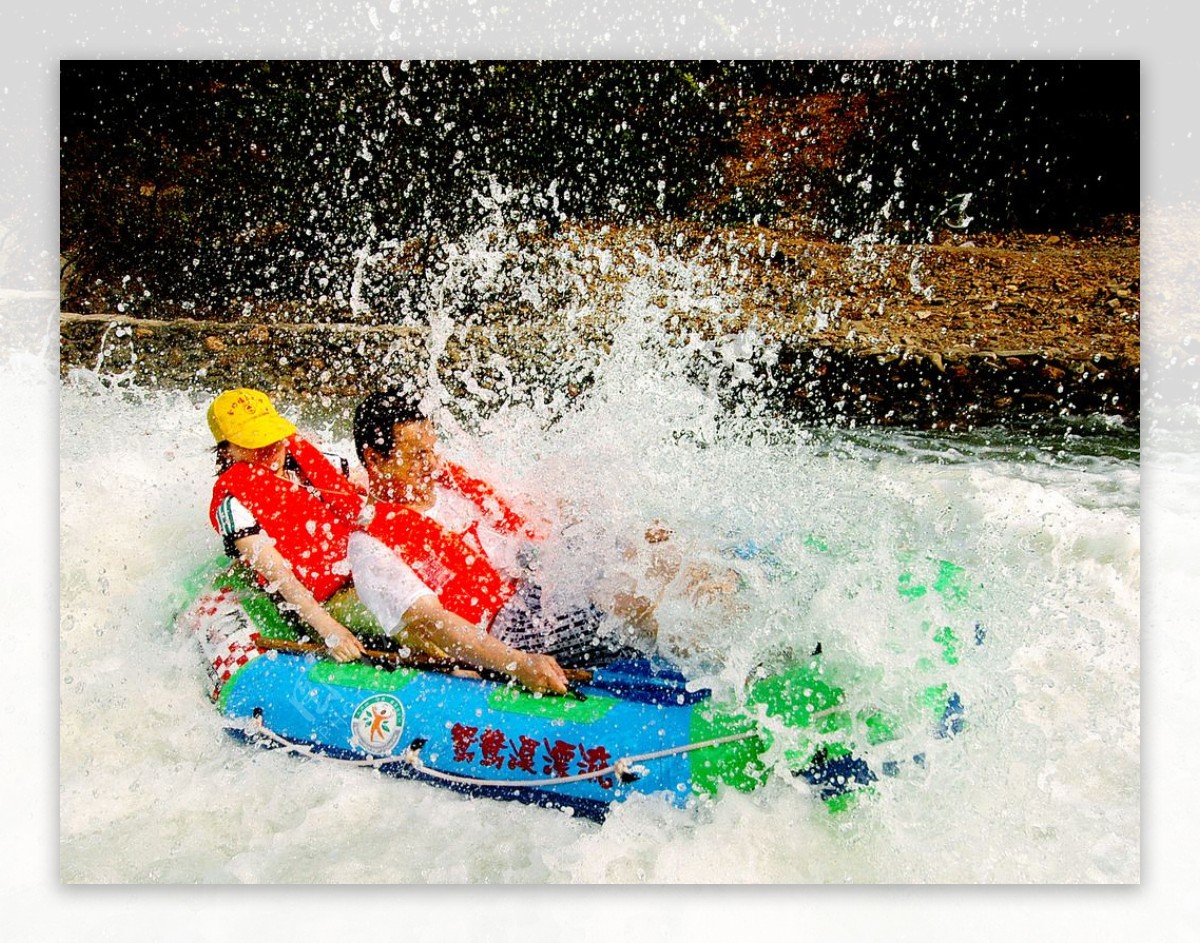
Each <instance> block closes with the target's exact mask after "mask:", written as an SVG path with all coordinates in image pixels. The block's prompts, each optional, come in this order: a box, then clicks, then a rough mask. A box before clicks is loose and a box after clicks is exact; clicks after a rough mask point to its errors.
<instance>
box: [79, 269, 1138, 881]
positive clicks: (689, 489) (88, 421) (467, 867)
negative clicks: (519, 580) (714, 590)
mask: <svg viewBox="0 0 1200 944" xmlns="http://www.w3.org/2000/svg"><path fill="white" fill-rule="evenodd" d="M464 253H465V255H464V258H463V261H462V265H461V266H460V268H459V269H457V270H456V271H458V272H459V273H462V274H464V278H465V273H467V271H468V270H471V271H477V270H478V269H479V268H480V267H481V266H484V265H485V263H487V260H486V259H483V260H481V259H480V257H479V255H478V254H475V255H471V253H470V252H469V251H467V250H464ZM656 263H657V264H655V265H653V266H650V268H651V269H652V270H653V273H654V274H653V275H650V276H646V277H645V278H642V279H640V280H639V279H637V278H634V279H630V280H628V281H627V282H626V283H625V284H624V286H623V288H622V290H621V292H622V293H621V295H620V298H619V300H618V301H619V303H618V305H617V306H616V309H615V310H616V312H617V317H616V318H615V320H610V322H609V323H608V326H607V334H608V337H607V339H606V344H605V345H604V347H603V350H597V349H590V350H583V351H577V352H576V353H575V355H574V357H575V360H572V359H571V357H569V356H564V358H562V359H561V361H560V362H559V363H558V364H557V367H556V369H557V371H558V372H557V373H552V375H551V379H552V381H553V382H550V383H545V384H543V385H541V386H539V385H538V384H536V383H530V382H527V381H525V380H522V379H518V378H517V376H516V375H517V370H516V368H515V366H514V365H513V364H512V363H510V362H509V361H507V360H505V359H504V357H503V355H501V354H497V353H496V352H494V351H493V352H490V353H480V354H477V355H476V357H475V359H474V360H470V359H468V360H467V361H465V362H462V361H453V362H452V361H450V360H449V359H446V358H444V357H443V355H444V354H445V353H446V351H447V348H448V345H449V342H450V340H451V339H452V338H454V337H455V336H456V334H458V333H461V331H462V329H463V328H464V326H463V325H462V324H460V323H459V322H458V321H457V320H456V319H455V318H454V317H453V316H452V315H451V314H450V306H448V305H443V306H442V307H440V308H437V309H436V310H435V311H433V312H432V313H431V316H430V330H431V337H432V339H433V341H432V342H431V344H430V350H431V351H432V355H433V356H431V358H430V368H429V377H428V379H429V380H430V381H431V383H432V385H431V387H430V390H431V397H432V400H433V402H434V403H435V404H437V405H438V407H437V416H438V419H439V422H440V424H441V426H442V429H443V432H444V447H445V450H446V452H447V453H449V454H450V455H452V456H455V457H457V458H460V459H462V460H464V461H466V462H467V463H468V464H470V465H472V466H474V467H476V468H478V469H479V470H480V471H481V472H482V473H483V474H484V475H485V476H486V477H488V478H490V479H491V480H493V481H494V482H496V484H497V485H499V486H500V487H502V488H503V489H504V490H506V491H508V492H509V493H511V494H513V495H516V496H519V497H520V498H521V499H522V500H524V501H530V502H535V503H538V504H539V505H540V506H541V507H543V508H545V509H547V510H548V511H549V512H550V513H552V514H553V515H555V516H557V518H558V522H559V525H560V527H561V528H562V529H563V530H562V538H561V539H560V540H559V541H557V542H556V543H554V544H552V545H551V546H550V547H549V548H548V549H547V553H546V555H545V558H544V560H543V561H542V566H543V568H544V575H545V577H546V580H547V583H548V584H549V585H550V586H551V587H553V588H556V589H557V590H559V591H561V592H564V593H571V592H576V591H578V589H579V588H581V587H582V586H584V585H586V584H588V583H589V582H592V581H595V580H598V579H600V578H601V577H602V576H603V575H604V574H605V573H607V572H609V571H611V570H612V569H614V568H615V567H617V566H619V565H622V563H623V562H625V560H624V555H625V552H626V550H627V549H628V548H630V547H633V548H638V547H642V548H643V552H644V544H642V543H641V542H640V537H641V535H642V533H643V532H644V530H645V528H646V527H647V525H648V524H650V523H651V522H655V521H662V522H665V523H666V524H667V525H669V526H670V527H671V528H672V529H673V531H674V537H673V540H672V544H673V546H674V547H675V548H676V549H677V550H678V552H679V553H680V554H681V555H682V556H683V558H684V559H686V560H688V561H693V562H699V563H701V564H703V565H705V566H707V567H708V568H709V570H710V571H712V572H714V573H719V574H724V575H727V576H729V578H730V581H731V585H732V586H734V587H736V590H735V591H734V592H733V594H732V603H730V601H729V600H728V599H725V598H722V597H717V598H711V599H710V598H702V599H699V600H697V599H694V598H693V597H692V596H690V595H689V594H688V593H687V592H686V590H685V587H684V586H683V585H682V583H678V582H677V583H675V584H672V585H671V587H669V588H668V591H667V594H666V596H665V597H664V600H663V602H662V604H661V606H660V610H659V615H660V622H661V625H662V633H661V636H660V644H661V646H662V647H663V649H664V650H665V651H666V652H669V653H671V654H672V655H674V656H675V657H676V658H677V659H679V660H680V661H681V663H682V664H683V665H684V667H685V668H686V669H687V670H688V672H689V674H691V675H693V676H695V677H697V678H699V679H700V680H702V681H703V682H704V683H705V684H708V685H710V686H711V687H712V688H713V689H714V690H715V691H717V692H718V693H727V694H732V693H735V692H736V691H738V690H739V689H740V687H741V685H742V683H743V682H744V680H745V679H746V677H747V675H748V674H749V673H751V672H753V671H754V669H755V667H756V666H757V665H759V664H764V663H765V664H768V665H770V664H774V663H775V662H776V661H777V660H779V659H781V658H785V657H786V656H787V655H788V654H793V655H794V654H797V653H798V654H805V653H807V652H809V651H811V650H812V649H813V648H814V646H815V645H816V644H818V643H819V644H820V645H821V646H822V648H823V651H824V652H825V653H826V655H827V657H828V658H829V659H830V661H831V663H832V664H836V665H839V666H842V667H843V671H845V672H846V673H848V677H850V678H851V679H852V680H853V682H854V684H855V689H854V693H853V695H854V697H858V698H861V699H863V700H864V701H865V702H868V703H871V704H875V705H879V706H881V707H887V705H888V704H890V703H891V702H892V701H894V700H899V699H901V698H903V697H904V696H905V695H906V694H907V693H908V692H910V691H911V690H912V688H913V686H914V685H915V684H917V683H918V682H919V681H920V678H921V677H922V676H921V672H922V668H921V667H922V666H928V665H929V664H930V663H933V664H936V665H938V666H940V667H942V668H944V669H946V670H947V671H952V672H953V682H954V685H955V688H956V690H957V691H958V692H959V693H960V694H961V697H962V700H963V703H964V705H966V710H967V719H968V727H967V729H966V730H965V731H964V732H963V733H962V734H960V736H959V737H957V738H954V739H946V740H930V742H929V743H928V744H925V745H923V753H924V757H923V765H922V766H920V767H919V768H918V767H915V766H914V767H913V768H912V769H911V770H909V772H908V773H907V774H906V775H905V776H903V777H899V778H895V779H893V780H888V781H885V782H884V783H883V785H882V787H881V788H880V789H879V790H878V791H877V792H876V793H875V794H874V795H873V796H871V797H869V798H866V799H864V800H863V801H862V802H860V803H858V804H856V805H855V806H853V807H852V808H851V809H849V810H846V811H844V812H842V813H839V814H836V815H831V814H830V812H829V811H828V810H827V809H826V808H825V807H824V806H823V805H822V804H821V803H820V802H818V801H816V800H815V799H814V798H813V796H812V795H811V793H810V792H809V788H808V786H807V785H806V784H804V783H803V782H802V781H800V780H796V779H793V778H791V777H786V776H780V777H777V778H774V779H773V780H772V781H770V782H769V783H768V784H767V786H766V787H765V788H764V789H762V790H760V791H757V792H755V793H753V794H749V795H743V794H737V793H733V792H729V793H723V794H721V795H719V796H718V797H716V798H715V799H713V800H706V801H702V802H700V803H699V804H698V805H697V806H696V807H694V808H691V809H687V810H678V809H674V808H672V807H670V806H669V805H668V804H666V803H665V802H662V801H660V800H659V799H657V798H653V797H649V798H645V797H642V798H635V799H633V800H631V801H629V802H627V803H624V804H621V805H620V807H619V808H617V809H615V810H614V812H613V813H612V814H611V815H610V817H609V819H608V820H607V821H606V822H605V823H604V824H603V825H595V824H591V823H587V822H583V821H577V820H572V819H569V818H568V817H565V816H562V815H558V814H555V813H552V812H548V811H546V810H543V809H538V808H526V807H523V806H519V805H515V804H508V805H505V806H504V807H502V808H500V807H497V806H496V804H495V802H494V801H486V800H469V799H464V798H462V797H460V796H457V795H454V794H450V793H447V792H443V791H439V790H435V789H433V788H431V787H428V786H425V785H422V784H418V783H409V782H399V781H394V780H391V779H389V778H386V777H381V776H378V775H375V774H372V773H366V772H363V771H361V770H344V769H342V768H340V767H337V766H336V765H332V764H329V765H323V764H321V763H303V762H298V761H296V760H294V759H291V758H288V757H285V756H279V755H275V754H269V753H263V752H259V751H255V750H252V749H247V748H245V747H244V746H239V745H237V744H235V743H234V742H232V741H231V740H230V739H228V738H227V737H226V736H225V734H224V733H223V731H222V725H221V723H220V719H219V718H218V716H217V714H216V712H215V711H214V710H213V709H212V707H211V705H210V704H209V702H208V700H207V698H206V694H205V691H204V673H203V669H202V667H201V665H200V663H199V660H198V657H197V655H196V653H195V652H193V651H192V649H191V647H190V646H189V645H187V644H186V643H183V642H181V641H180V640H178V639H176V638H174V637H173V636H172V635H171V633H170V631H169V623H170V620H171V616H172V613H173V609H174V607H175V606H177V605H178V604H179V602H180V597H179V587H180V584H181V581H182V580H183V578H184V576H185V575H186V574H187V573H188V572H190V571H191V570H192V569H193V568H194V567H195V566H196V565H197V564H198V563H199V562H201V561H203V560H204V559H206V558H207V557H209V556H211V555H212V554H213V553H214V552H215V551H217V550H218V542H217V540H216V538H215V536H214V535H213V534H212V532H211V530H210V529H209V527H208V525H207V522H206V520H205V509H206V507H207V496H208V492H209V488H210V483H211V480H212V470H211V455H210V453H209V452H208V451H207V450H208V447H209V446H210V442H209V439H208V432H207V428H206V424H205V421H204V410H205V408H206V406H207V403H208V399H209V397H210V396H211V394H212V391H205V390H199V389H197V390H151V389H142V388H138V387H136V386H132V385H130V384H129V383H128V382H127V381H126V382H123V383H114V382H112V381H113V378H111V377H105V376H103V375H102V374H98V373H96V372H91V371H79V372H76V373H75V374H73V375H72V376H71V377H70V378H69V379H68V380H67V381H66V382H65V383H64V384H63V386H62V391H61V459H60V475H61V480H60V484H61V497H60V501H61V506H60V507H61V631H62V636H61V672H62V676H61V704H62V729H61V762H60V771H61V850H60V853H61V854H60V863H61V874H62V877H63V879H64V880H65V881H67V882H231V881H232V882H366V881H370V882H373V883H378V882H449V883H458V882H513V883H528V882H844V881H851V882H1133V881H1137V879H1138V876H1139V852H1138V839H1139V726H1138V708H1139V692H1138V672H1139V657H1138V609H1139V554H1140V545H1139V531H1138V527H1139V514H1140V512H1139V466H1138V458H1137V445H1136V441H1133V440H1132V439H1131V437H1129V436H1128V435H1127V434H1122V433H1120V432H1119V431H1113V432H1108V433H1104V432H1103V431H1101V432H1100V433H1098V434H1096V435H1093V436H1089V437H1085V438H1080V437H1078V436H1075V437H1069V436H1068V437H1059V438H1057V439H1053V440H1052V439H1050V438H1046V439H1042V440H1034V439H1029V438H1022V437H1019V436H1015V435H1011V434H1001V433H989V432H986V431H985V432H979V433H976V434H973V435H971V436H961V435H960V436H957V437H941V436H937V435H932V434H914V433H900V432H886V433H885V432H875V431H838V430H827V429H803V428H796V427H794V426H791V425H789V424H788V423H787V422H786V421H784V420H780V419H778V418H775V417H773V416H771V415H769V414H768V413H767V412H766V411H765V410H763V409H761V408H759V407H758V406H756V405H755V403H754V402H752V401H746V402H743V403H741V404H735V405H733V406H731V405H730V404H729V403H728V402H726V401H725V399H724V398H723V396H722V395H723V394H724V393H725V387H726V380H725V378H728V377H729V376H734V377H736V376H737V375H738V371H739V369H741V367H742V366H744V365H746V364H748V363H749V362H750V361H751V360H752V359H755V358H757V359H761V358H762V356H763V355H764V352H765V353H768V354H769V351H768V345H767V344H766V342H765V341H763V339H762V338H760V337H758V336H757V335H756V334H755V333H754V332H753V331H752V330H749V331H744V332H742V333H740V334H735V335H733V336H722V337H720V338H717V339H710V340H705V339H704V338H701V337H699V336H696V335H692V336H690V337H685V338H684V339H683V340H682V341H680V340H678V339H677V340H674V341H668V340H667V334H666V333H665V332H664V319H665V318H666V317H668V316H667V315H666V314H665V312H666V311H667V310H668V309H664V308H663V307H661V306H660V305H658V304H656V303H655V297H656V296H658V295H660V294H661V293H662V291H663V286H664V284H666V285H668V286H669V287H670V289H671V291H675V292H680V293H692V294H693V299H692V300H693V301H697V300H702V299H703V298H704V297H706V296H707V294H708V293H709V292H710V290H709V289H706V287H705V285H704V283H703V280H702V279H699V278H698V277H697V276H696V274H695V272H694V270H688V269H687V268H686V267H682V268H680V267H673V266H672V265H671V263H670V262H669V261H666V262H664V260H662V259H659V260H656ZM472 267H474V268H472ZM493 271H495V270H493ZM559 315H560V318H561V322H562V323H563V324H565V325H566V326H568V328H570V327H573V326H574V327H577V326H578V325H579V324H580V323H581V322H582V321H584V320H585V319H586V312H585V311H583V310H582V309H574V310H570V309H568V310H564V311H560V313H559ZM698 365H699V366H698ZM572 370H578V371H579V372H581V373H587V374H588V375H589V380H590V382H589V384H588V385H586V386H585V387H581V388H579V389H577V390H573V391H571V392H568V391H567V389H566V388H565V386H564V385H563V378H564V377H566V376H568V375H569V374H570V372H571V371H572ZM398 379H399V378H398ZM472 384H474V388H472V386H471V385H472ZM460 389H465V393H464V394H462V395H459V394H457V393H455V392H452V391H458V390H460ZM279 399H281V400H282V399H283V398H279ZM282 405H283V406H284V407H285V408H287V407H289V405H288V404H287V403H286V402H284V403H283V404H282ZM353 406H354V404H353V403H352V402H339V401H335V400H334V401H328V402H327V403H324V404H318V405H312V406H305V407H299V406H298V405H295V404H292V405H290V409H289V410H287V411H288V412H291V413H292V416H293V418H294V419H296V420H297V421H298V422H299V425H300V426H301V427H302V428H303V429H305V430H308V431H311V432H312V433H313V434H314V435H315V436H316V437H317V438H318V439H321V440H323V441H324V442H325V443H326V444H327V445H331V446H333V447H334V448H336V449H337V450H338V451H340V452H342V453H343V454H344V455H346V456H347V457H351V458H352V457H353V448H352V445H351V443H350V442H349V438H348V423H347V417H348V415H349V412H350V411H351V410H352V409H353ZM297 411H299V412H297ZM500 809H502V811H503V815H496V813H497V811H498V810H500Z"/></svg>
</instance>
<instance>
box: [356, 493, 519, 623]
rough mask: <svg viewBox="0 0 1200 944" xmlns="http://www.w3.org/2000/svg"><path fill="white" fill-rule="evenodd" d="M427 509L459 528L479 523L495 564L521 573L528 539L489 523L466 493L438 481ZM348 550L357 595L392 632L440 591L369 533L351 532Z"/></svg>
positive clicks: (430, 514) (446, 525) (439, 520)
mask: <svg viewBox="0 0 1200 944" xmlns="http://www.w3.org/2000/svg"><path fill="white" fill-rule="evenodd" d="M424 514H425V515H426V516H427V517H429V518H432V519H433V520H434V521H436V522H437V523H438V524H440V525H441V526H442V527H444V528H447V529H449V530H451V531H454V532H456V533H462V532H463V531H466V530H467V529H468V528H469V527H470V526H471V525H472V524H476V525H478V529H477V531H476V534H478V536H479V543H480V544H481V545H482V546H483V550H484V553H486V554H487V557H488V560H489V561H490V562H491V565H492V566H493V567H495V568H496V570H497V571H499V572H500V573H501V574H504V575H506V576H509V577H517V576H519V575H520V573H521V565H520V562H519V559H518V555H519V553H520V550H521V547H522V545H523V543H524V541H523V539H522V538H521V537H519V536H517V535H511V534H504V533H502V532H499V531H496V530H495V529H494V528H491V527H489V526H488V524H487V523H486V522H485V521H484V520H483V517H482V514H481V512H480V511H479V508H478V507H477V506H476V505H475V503H474V502H473V501H471V500H470V499H469V498H467V497H466V496H465V495H462V494H460V493H458V492H455V491H451V490H449V489H445V488H442V487H441V486H437V487H436V488H435V490H434V503H433V507H431V508H430V509H429V510H428V511H426V512H424ZM346 556H347V558H348V559H349V561H350V573H351V574H352V575H353V578H354V586H355V588H357V590H358V598H359V599H360V600H361V601H362V602H363V604H364V605H365V606H366V607H367V609H369V610H370V611H371V613H372V614H373V615H374V616H375V618H376V619H377V620H379V624H380V625H381V626H383V627H384V628H385V629H387V630H388V631H389V632H392V631H394V630H396V629H397V628H399V626H400V623H401V618H402V617H403V616H404V614H405V613H406V612H408V610H409V609H410V608H411V607H412V605H413V604H414V603H416V602H417V600H419V599H420V598H421V597H423V596H436V594H435V593H434V592H433V591H432V590H430V589H429V587H428V586H426V585H425V583H424V582H423V581H422V580H421V578H420V577H418V576H417V575H416V573H414V572H413V569H412V568H411V567H409V566H408V564H406V563H405V562H404V559H403V558H402V557H401V556H400V555H399V554H397V553H396V552H395V551H393V550H392V549H391V548H390V547H388V546H387V545H386V544H384V543H383V542H382V541H380V540H378V539H377V538H374V537H372V536H371V535H369V534H365V533H363V532H362V531H355V532H354V533H353V534H351V535H350V546H349V549H348V550H347V555H346Z"/></svg>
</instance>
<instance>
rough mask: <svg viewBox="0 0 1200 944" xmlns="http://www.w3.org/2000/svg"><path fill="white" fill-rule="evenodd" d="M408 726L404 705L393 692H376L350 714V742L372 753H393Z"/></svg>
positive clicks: (381, 754) (382, 754)
mask: <svg viewBox="0 0 1200 944" xmlns="http://www.w3.org/2000/svg"><path fill="white" fill-rule="evenodd" d="M403 730H404V706H403V705H402V704H400V702H399V701H397V700H396V699H395V698H393V697H392V696H391V695H372V696H371V697H370V698H368V699H367V700H366V701H364V702H363V703H362V704H360V705H359V706H358V707H357V708H355V709H354V714H353V715H351V716H350V731H351V735H350V743H352V744H354V745H356V746H357V747H361V748H362V749H363V750H364V751H366V752H367V753H368V754H375V755H378V756H379V757H383V756H384V755H386V754H390V753H392V750H393V749H394V748H395V747H396V745H397V744H398V743H399V742H400V734H401V732H402V731H403Z"/></svg>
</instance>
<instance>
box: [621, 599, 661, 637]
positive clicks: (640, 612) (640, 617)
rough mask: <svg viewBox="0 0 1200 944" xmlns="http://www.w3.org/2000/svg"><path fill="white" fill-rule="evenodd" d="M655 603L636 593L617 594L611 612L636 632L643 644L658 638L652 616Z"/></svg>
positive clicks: (655, 623) (655, 621)
mask: <svg viewBox="0 0 1200 944" xmlns="http://www.w3.org/2000/svg"><path fill="white" fill-rule="evenodd" d="M655 606H656V604H655V602H654V601H653V600H651V599H649V598H648V597H643V596H640V595H638V594H636V593H617V594H615V595H614V597H613V606H612V612H613V615H615V616H619V617H620V618H621V619H623V620H624V621H625V622H626V623H628V624H629V625H630V626H632V627H633V628H634V629H636V630H637V631H638V633H639V634H640V635H641V636H642V638H643V640H644V641H645V642H653V641H654V640H655V639H656V638H657V636H658V620H657V619H656V618H655V616H654V610H655Z"/></svg>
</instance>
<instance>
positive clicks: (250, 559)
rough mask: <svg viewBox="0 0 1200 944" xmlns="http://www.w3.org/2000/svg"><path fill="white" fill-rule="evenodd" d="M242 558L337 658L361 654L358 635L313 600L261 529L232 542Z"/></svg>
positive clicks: (352, 659) (355, 656) (341, 659)
mask: <svg viewBox="0 0 1200 944" xmlns="http://www.w3.org/2000/svg"><path fill="white" fill-rule="evenodd" d="M233 546H234V547H235V548H236V549H237V552H238V554H239V555H240V556H241V558H242V560H244V561H246V563H248V564H249V565H250V566H251V567H253V568H254V569H255V570H256V571H257V572H258V573H259V574H261V575H262V577H263V579H264V580H266V581H267V583H268V584H269V585H270V586H271V588H272V589H273V590H275V591H277V592H278V593H279V595H280V596H281V597H283V599H284V600H286V601H287V602H288V603H290V604H291V605H292V606H294V607H295V608H296V612H297V613H299V614H300V618H301V619H303V620H304V622H306V623H307V624H308V625H309V626H311V627H312V628H313V629H314V630H315V631H316V632H317V634H318V635H319V636H320V637H321V639H323V640H324V641H325V645H326V646H328V647H329V653H330V655H332V656H333V657H334V658H335V659H336V660H337V661H338V662H353V661H354V660H355V659H357V658H359V657H360V656H361V655H362V654H363V651H364V650H363V645H362V643H361V642H359V641H358V637H357V636H355V635H354V633H352V632H350V630H348V629H347V628H346V627H345V626H343V625H342V624H341V623H339V622H338V621H337V620H335V619H334V618H333V617H332V616H330V615H329V614H328V613H327V612H326V611H325V608H324V607H323V606H321V604H320V603H318V602H317V601H316V599H315V598H314V597H313V595H312V592H311V591H310V590H309V589H308V587H306V586H304V584H302V583H301V582H300V581H299V580H298V579H297V577H296V575H295V574H294V573H293V572H292V567H291V565H290V564H289V563H288V562H287V559H286V558H285V557H284V556H283V555H282V554H280V553H279V551H277V550H276V549H275V545H274V543H272V541H271V539H270V538H268V537H267V536H266V535H265V534H263V533H262V532H261V531H260V532H258V533H257V534H251V535H249V536H247V537H244V538H238V539H237V540H236V541H234V542H233Z"/></svg>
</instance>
